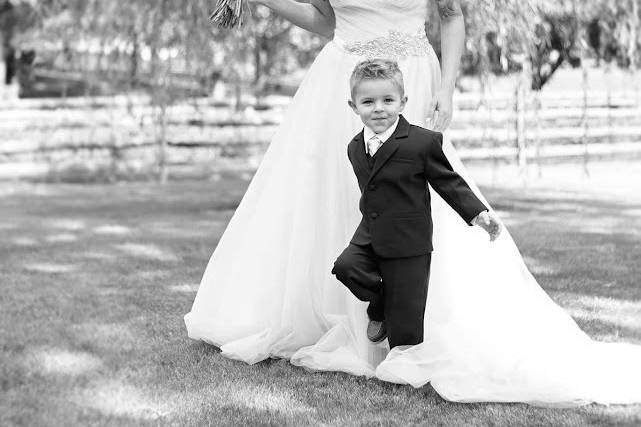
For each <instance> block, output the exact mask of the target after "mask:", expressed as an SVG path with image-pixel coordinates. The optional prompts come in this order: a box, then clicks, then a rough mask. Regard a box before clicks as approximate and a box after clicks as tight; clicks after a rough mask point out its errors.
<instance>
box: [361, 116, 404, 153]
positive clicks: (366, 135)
mask: <svg viewBox="0 0 641 427" xmlns="http://www.w3.org/2000/svg"><path fill="white" fill-rule="evenodd" d="M399 118H400V116H398V117H396V121H395V122H394V124H393V125H392V126H390V127H388V128H387V129H386V130H385V131H384V132H381V133H378V134H377V133H376V132H374V131H373V130H372V129H370V128H369V127H367V126H364V127H363V139H364V140H365V152H367V141H369V140H370V139H371V138H372V137H373V136H374V135H376V136H377V137H378V139H379V140H380V141H381V144H382V143H383V142H385V141H387V140H388V139H389V137H390V136H392V134H393V133H394V131H395V130H396V126H398V121H399Z"/></svg>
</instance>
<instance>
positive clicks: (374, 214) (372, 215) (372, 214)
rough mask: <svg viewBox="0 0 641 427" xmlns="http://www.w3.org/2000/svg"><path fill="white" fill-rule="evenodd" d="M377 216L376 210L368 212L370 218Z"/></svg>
mask: <svg viewBox="0 0 641 427" xmlns="http://www.w3.org/2000/svg"><path fill="white" fill-rule="evenodd" d="M377 216H378V214H377V213H376V212H372V213H371V214H369V217H370V218H372V219H376V217H377Z"/></svg>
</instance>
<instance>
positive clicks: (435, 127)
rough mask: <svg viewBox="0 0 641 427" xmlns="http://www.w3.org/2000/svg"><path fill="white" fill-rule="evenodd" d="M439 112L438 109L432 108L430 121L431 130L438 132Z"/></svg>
mask: <svg viewBox="0 0 641 427" xmlns="http://www.w3.org/2000/svg"><path fill="white" fill-rule="evenodd" d="M440 115H441V114H440V113H439V111H438V110H434V113H433V114H432V121H431V122H430V129H432V130H433V131H437V132H438V120H439V118H440Z"/></svg>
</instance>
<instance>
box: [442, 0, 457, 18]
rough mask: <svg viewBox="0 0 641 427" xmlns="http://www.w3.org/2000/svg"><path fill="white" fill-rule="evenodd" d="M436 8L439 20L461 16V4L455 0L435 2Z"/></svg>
mask: <svg viewBox="0 0 641 427" xmlns="http://www.w3.org/2000/svg"><path fill="white" fill-rule="evenodd" d="M436 6H437V7H438V14H439V16H440V17H441V19H448V18H453V17H455V16H462V15H463V12H462V11H461V4H460V2H459V1H457V0H436Z"/></svg>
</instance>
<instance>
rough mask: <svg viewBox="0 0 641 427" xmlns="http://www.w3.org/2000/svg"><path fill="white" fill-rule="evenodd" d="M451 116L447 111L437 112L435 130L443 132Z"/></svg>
mask: <svg viewBox="0 0 641 427" xmlns="http://www.w3.org/2000/svg"><path fill="white" fill-rule="evenodd" d="M451 117H452V115H451V114H450V113H449V112H447V111H439V112H438V122H437V123H436V126H435V130H437V131H438V132H443V131H444V130H445V129H446V128H447V126H448V125H449V122H450V119H451Z"/></svg>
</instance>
